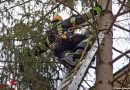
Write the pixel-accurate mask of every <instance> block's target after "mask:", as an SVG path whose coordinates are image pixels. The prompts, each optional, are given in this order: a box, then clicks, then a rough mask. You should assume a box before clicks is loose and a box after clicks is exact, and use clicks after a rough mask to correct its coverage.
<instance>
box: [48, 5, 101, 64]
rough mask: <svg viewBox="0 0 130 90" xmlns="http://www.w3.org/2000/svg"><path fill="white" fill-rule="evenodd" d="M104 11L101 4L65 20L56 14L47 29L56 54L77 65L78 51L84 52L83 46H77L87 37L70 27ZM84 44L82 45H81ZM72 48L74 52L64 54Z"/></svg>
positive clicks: (50, 43)
mask: <svg viewBox="0 0 130 90" xmlns="http://www.w3.org/2000/svg"><path fill="white" fill-rule="evenodd" d="M101 12H102V8H101V6H100V5H96V7H95V8H93V9H90V10H89V12H87V13H84V14H82V15H72V16H71V17H70V18H68V19H65V20H63V19H62V17H61V16H60V15H55V16H54V17H53V19H52V22H51V24H50V26H49V27H50V28H49V30H48V31H47V42H48V45H49V48H50V49H51V50H53V51H54V54H55V56H57V57H58V58H59V60H60V61H61V62H62V63H63V64H64V62H65V63H67V64H69V65H71V66H75V62H76V61H74V60H75V59H74V58H75V56H74V55H76V53H79V52H82V50H83V48H84V46H83V48H77V46H78V44H79V43H80V42H81V41H83V40H84V39H85V38H86V35H82V34H74V32H73V31H71V30H70V28H72V27H75V26H76V25H80V24H82V23H84V22H85V21H86V20H90V19H91V18H92V17H93V16H96V15H99V14H100V13H101ZM81 46H82V45H81ZM66 50H71V51H74V52H75V53H74V54H71V53H70V54H64V51H66Z"/></svg>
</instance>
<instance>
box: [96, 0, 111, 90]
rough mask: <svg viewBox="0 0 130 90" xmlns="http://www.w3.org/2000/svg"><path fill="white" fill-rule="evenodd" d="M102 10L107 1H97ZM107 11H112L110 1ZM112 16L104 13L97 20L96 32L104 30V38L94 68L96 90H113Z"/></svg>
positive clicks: (107, 12) (106, 12)
mask: <svg viewBox="0 0 130 90" xmlns="http://www.w3.org/2000/svg"><path fill="white" fill-rule="evenodd" d="M98 1H99V4H100V5H101V6H102V8H103V10H105V9H106V6H107V2H108V0H98ZM109 1H110V2H109V5H108V10H110V11H112V1H111V0H109ZM111 23H112V14H111V13H110V12H109V11H104V12H103V13H102V14H101V16H100V17H99V20H98V27H97V28H98V30H104V32H105V37H104V39H103V41H102V44H101V45H100V48H99V50H98V53H97V66H96V90H113V85H112V80H113V73H112V72H113V71H112V70H113V67H112V29H111V30H109V27H110V25H111Z"/></svg>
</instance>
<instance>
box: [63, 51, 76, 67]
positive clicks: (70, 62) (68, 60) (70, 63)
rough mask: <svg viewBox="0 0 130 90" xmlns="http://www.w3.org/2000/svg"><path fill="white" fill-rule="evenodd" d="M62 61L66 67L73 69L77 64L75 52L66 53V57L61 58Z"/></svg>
mask: <svg viewBox="0 0 130 90" xmlns="http://www.w3.org/2000/svg"><path fill="white" fill-rule="evenodd" d="M61 62H62V64H63V65H64V66H65V67H66V68H69V69H73V68H74V67H75V66H76V63H75V61H74V54H73V53H69V54H67V55H65V57H64V58H61Z"/></svg>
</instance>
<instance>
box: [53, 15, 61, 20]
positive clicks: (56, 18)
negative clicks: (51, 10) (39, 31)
mask: <svg viewBox="0 0 130 90" xmlns="http://www.w3.org/2000/svg"><path fill="white" fill-rule="evenodd" d="M56 20H59V21H61V20H63V19H62V17H61V16H60V15H55V16H54V17H53V19H52V21H56Z"/></svg>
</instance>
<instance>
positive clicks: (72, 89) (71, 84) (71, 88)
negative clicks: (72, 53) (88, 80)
mask: <svg viewBox="0 0 130 90" xmlns="http://www.w3.org/2000/svg"><path fill="white" fill-rule="evenodd" d="M98 38H99V44H101V42H102V40H103V38H104V32H103V31H101V32H100V33H99V35H98ZM97 50H98V40H96V41H95V42H94V44H93V45H92V47H91V49H90V50H89V52H88V53H87V55H86V56H85V58H84V59H83V62H82V64H81V66H80V68H79V69H78V70H77V71H76V74H75V76H73V79H72V81H71V79H70V78H71V77H68V78H67V79H66V80H65V81H64V83H63V84H61V85H59V87H58V88H57V90H66V89H64V88H65V87H67V88H68V89H67V90H77V89H78V87H79V86H80V84H81V82H82V80H83V79H84V77H85V75H86V73H87V70H88V68H89V65H90V64H91V62H92V60H93V57H94V56H95V54H96V52H97ZM63 80H64V79H63Z"/></svg>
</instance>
